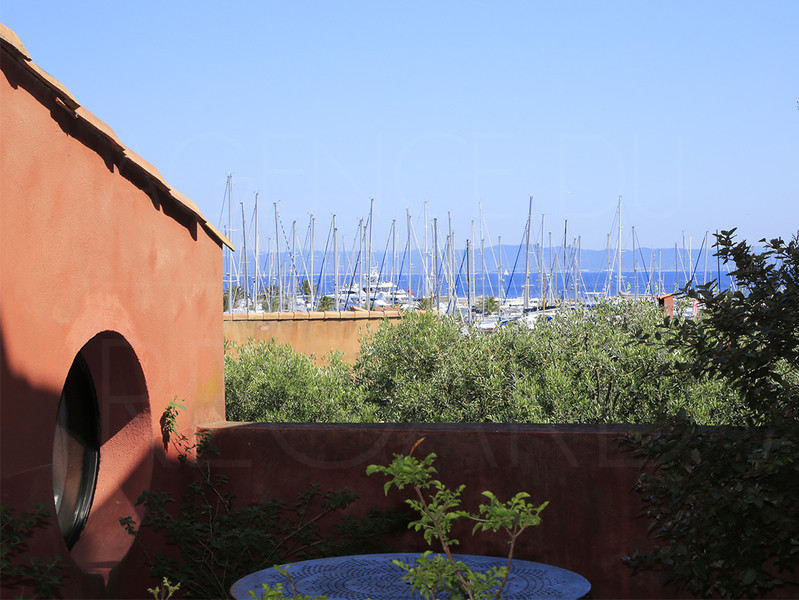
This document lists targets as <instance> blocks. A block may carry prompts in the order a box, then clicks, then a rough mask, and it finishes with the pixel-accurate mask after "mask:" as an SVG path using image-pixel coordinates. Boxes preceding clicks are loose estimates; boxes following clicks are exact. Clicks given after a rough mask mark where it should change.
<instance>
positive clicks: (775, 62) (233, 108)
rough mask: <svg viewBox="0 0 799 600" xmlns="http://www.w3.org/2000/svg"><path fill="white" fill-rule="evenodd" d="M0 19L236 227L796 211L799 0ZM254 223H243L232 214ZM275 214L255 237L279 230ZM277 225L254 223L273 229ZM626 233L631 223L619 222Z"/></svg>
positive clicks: (2, 8) (506, 227) (214, 5)
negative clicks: (619, 212)
mask: <svg viewBox="0 0 799 600" xmlns="http://www.w3.org/2000/svg"><path fill="white" fill-rule="evenodd" d="M0 21H2V22H3V23H4V24H5V25H7V26H8V27H10V28H11V29H13V30H14V31H15V32H16V33H17V35H19V37H20V38H21V39H22V42H23V43H24V44H25V46H26V48H27V49H28V51H29V53H30V54H31V56H32V57H33V59H34V60H35V61H36V62H37V63H38V64H39V65H41V66H42V67H43V68H44V69H45V70H47V71H48V72H49V73H51V74H52V75H53V76H54V77H56V78H57V79H59V80H60V81H61V82H62V83H64V84H65V85H66V86H67V88H68V89H69V90H70V91H71V92H72V93H73V94H74V95H75V97H76V98H77V99H78V101H79V102H80V103H82V104H83V105H84V106H85V107H86V108H87V109H89V110H90V111H92V112H94V113H95V114H96V115H97V116H98V117H100V118H101V119H103V120H104V121H106V122H107V123H108V124H109V125H110V126H111V127H112V128H113V129H114V131H115V132H116V133H117V135H118V136H119V137H120V139H121V140H122V141H123V142H124V143H125V144H127V145H128V146H130V147H131V148H132V149H133V150H135V151H136V152H138V153H139V154H141V155H142V156H143V157H144V158H146V159H147V160H148V161H150V162H151V163H153V164H154V165H155V166H156V167H157V168H158V169H159V170H160V171H161V173H162V174H163V175H164V177H165V178H166V180H167V181H168V182H169V183H170V185H173V186H174V187H176V188H177V189H179V190H180V191H182V192H183V193H184V194H186V195H187V196H189V197H190V198H191V199H192V200H194V201H195V202H196V203H197V205H198V206H199V207H200V209H201V210H202V211H203V212H204V214H205V215H206V217H207V218H208V219H209V220H210V221H211V222H212V223H214V224H215V225H220V226H221V227H225V226H226V224H227V215H226V214H225V215H224V217H222V219H221V222H220V217H221V215H222V210H221V208H222V201H223V196H224V192H225V182H226V176H227V174H228V173H232V175H233V182H234V188H233V202H234V209H235V212H234V215H235V216H234V218H235V219H236V222H235V224H234V227H239V225H238V224H239V223H240V222H241V219H240V214H241V207H240V206H239V203H240V202H244V203H245V210H246V213H247V215H248V217H247V219H248V220H250V219H251V217H250V214H251V212H252V208H253V199H254V195H255V193H256V192H257V193H258V194H259V198H260V207H261V208H260V210H261V214H262V219H261V227H262V232H264V233H263V236H266V235H268V234H269V232H270V231H273V230H274V224H273V220H272V218H273V217H272V215H273V212H274V208H273V203H274V202H278V209H279V211H280V215H281V219H282V220H283V222H284V226H286V227H287V228H288V227H290V224H291V221H292V220H296V221H297V227H298V230H299V231H304V230H305V229H306V228H307V225H308V221H309V214H311V213H313V214H314V216H315V218H316V230H317V232H318V237H320V238H322V240H324V237H323V236H324V235H326V232H327V229H328V227H329V224H330V220H331V216H332V215H333V214H336V215H337V220H338V226H339V230H340V232H342V234H343V235H344V236H345V238H348V239H350V240H351V239H352V238H353V236H354V234H355V231H356V226H357V222H358V220H359V219H360V218H361V217H366V216H367V214H368V211H369V201H370V198H373V199H374V206H375V221H374V227H375V229H374V239H375V246H376V247H382V246H383V245H384V242H383V241H382V240H385V239H386V237H385V236H387V235H388V230H389V227H390V224H391V220H392V219H395V218H396V219H397V220H398V221H399V222H400V223H401V224H402V226H401V232H402V233H401V234H400V236H401V237H402V236H404V235H405V234H404V231H405V227H404V223H405V211H406V209H410V211H411V215H412V217H413V221H414V227H415V229H416V231H417V235H419V236H421V235H422V231H423V228H424V224H423V219H422V217H423V210H424V203H425V202H427V203H428V211H429V216H430V217H431V218H432V217H438V219H439V223H440V224H441V225H442V227H444V228H445V227H446V223H447V221H448V217H449V216H451V218H452V221H453V228H454V230H455V234H456V240H458V242H459V245H461V246H463V245H464V244H465V239H466V238H467V237H470V236H471V227H472V225H471V223H472V221H474V222H475V226H476V227H477V228H478V235H477V237H480V233H479V218H480V208H479V207H480V206H481V205H482V209H483V219H484V222H485V230H484V231H485V233H484V234H483V235H484V236H486V237H488V238H490V240H491V241H493V242H494V243H496V241H497V238H498V236H501V237H502V241H503V243H519V242H520V241H521V239H522V234H523V227H524V221H525V219H526V217H527V208H528V198H529V196H530V195H533V197H534V208H533V211H534V217H533V221H534V226H533V235H534V237H535V236H538V235H540V233H541V231H540V229H541V214H542V213H544V214H545V221H544V232H545V234H548V232H550V231H551V232H553V238H554V239H555V243H556V244H557V243H559V241H560V240H562V237H563V229H564V220H568V238H569V239H568V241H569V242H571V241H572V240H573V238H575V237H576V236H578V235H579V236H580V239H581V244H582V247H583V248H595V249H601V248H604V246H605V243H606V239H607V234H608V233H609V232H610V230H611V226H612V223H613V219H614V215H615V211H616V206H617V200H618V196H619V195H622V196H623V216H622V223H623V226H624V236H629V233H630V229H631V226H634V227H635V230H636V233H637V236H638V240H639V242H640V243H641V244H643V245H644V246H662V247H672V246H673V245H674V243H675V242H678V243H680V244H682V240H683V236H685V238H686V239H687V238H691V239H692V240H693V246H694V247H698V246H699V244H700V243H701V239H702V237H703V236H704V233H705V231H706V230H710V231H711V232H712V231H714V230H716V229H725V228H731V227H738V228H739V231H740V233H741V236H742V237H746V238H748V239H749V240H750V241H756V240H757V239H759V238H761V237H775V236H782V237H783V238H789V237H790V236H791V235H792V234H794V233H796V231H797V230H799V208H798V207H797V205H798V204H799V110H797V100H799V34H797V27H798V26H799V2H795V1H793V0H786V1H782V2H779V1H773V2H762V3H755V2H723V3H722V2H707V1H698V2H668V3H665V2H662V3H654V2H623V1H607V2H593V1H592V2H558V3H554V2H532V1H530V2H502V1H498V2H465V1H464V2H443V1H442V2H402V3H399V2H392V3H389V2H377V1H374V0H373V1H371V2H354V1H353V2H281V3H278V2H265V1H264V2H260V1H259V2H244V1H242V2H201V1H200V2H197V1H195V2H188V1H169V2H163V1H162V2H149V1H137V2H134V3H123V2H108V1H107V0H104V1H103V2H80V3H77V4H75V3H66V2H49V1H48V2H42V1H36V0H0ZM236 235H238V234H234V241H236V240H235V237H236ZM263 236H262V240H263V239H264V237H263ZM263 243H264V242H263V241H262V244H263ZM624 246H625V247H629V246H630V241H629V239H628V237H626V238H625V241H624Z"/></svg>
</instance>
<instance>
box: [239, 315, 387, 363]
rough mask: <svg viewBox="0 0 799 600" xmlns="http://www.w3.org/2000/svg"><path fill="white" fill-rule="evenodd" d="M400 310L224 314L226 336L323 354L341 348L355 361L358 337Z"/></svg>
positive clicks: (358, 347)
mask: <svg viewBox="0 0 799 600" xmlns="http://www.w3.org/2000/svg"><path fill="white" fill-rule="evenodd" d="M401 318H402V313H401V312H400V311H399V310H371V311H370V310H358V311H329V312H286V313H249V314H244V313H233V314H229V313H228V314H225V316H224V333H225V339H226V340H229V341H232V342H236V343H237V344H246V343H247V341H249V340H250V339H253V340H266V341H269V340H271V339H274V340H275V341H276V342H278V343H281V344H288V345H289V346H291V348H292V349H293V350H294V351H295V352H301V353H302V354H306V355H309V354H313V355H315V356H317V357H322V356H324V355H325V354H327V353H329V352H330V351H331V350H337V351H340V352H341V353H342V354H343V355H344V360H345V361H347V362H355V359H356V357H357V356H358V352H359V351H360V349H361V337H363V335H364V334H366V332H367V330H368V329H371V330H373V331H374V330H376V329H377V327H378V326H379V325H380V323H381V322H382V321H383V320H386V319H387V320H388V321H389V322H397V321H399V320H400V319H401Z"/></svg>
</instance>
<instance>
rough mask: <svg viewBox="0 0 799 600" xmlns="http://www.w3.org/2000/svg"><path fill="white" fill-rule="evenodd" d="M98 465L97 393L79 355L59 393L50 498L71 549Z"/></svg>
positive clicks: (82, 521) (85, 512) (86, 514)
mask: <svg viewBox="0 0 799 600" xmlns="http://www.w3.org/2000/svg"><path fill="white" fill-rule="evenodd" d="M99 464H100V418H99V412H98V407H97V394H96V392H95V389H94V383H93V381H92V377H91V373H90V372H89V368H88V366H87V365H86V361H85V360H84V359H83V357H82V356H81V355H80V354H78V355H77V356H76V357H75V360H74V361H73V362H72V367H70V369H69V373H68V374H67V379H66V382H65V383H64V390H63V391H62V392H61V401H60V402H59V405H58V417H57V420H56V428H55V439H54V441H53V498H54V500H55V508H56V513H57V514H58V524H59V526H60V527H61V534H62V535H63V536H64V541H65V542H66V544H67V547H68V548H69V549H70V550H71V549H72V546H74V545H75V542H77V541H78V537H80V533H81V531H82V530H83V526H84V525H85V524H86V519H88V517H89V510H90V509H91V506H92V500H93V498H94V489H95V487H96V484H97V470H98V466H99Z"/></svg>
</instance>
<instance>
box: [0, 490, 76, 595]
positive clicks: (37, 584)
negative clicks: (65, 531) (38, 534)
mask: <svg viewBox="0 0 799 600" xmlns="http://www.w3.org/2000/svg"><path fill="white" fill-rule="evenodd" d="M48 517H49V513H48V511H47V510H46V509H45V507H44V506H43V505H41V504H37V505H35V506H34V507H33V512H24V511H23V512H20V513H17V511H15V510H14V509H13V508H11V507H10V506H8V505H7V504H0V578H2V583H3V586H7V587H9V588H22V587H29V588H31V589H32V590H33V594H34V597H38V598H50V597H52V595H53V593H54V592H55V591H56V590H58V589H60V588H61V579H62V577H63V573H62V570H61V567H62V564H61V557H60V556H58V555H55V556H31V555H29V554H28V552H27V549H28V548H27V542H28V539H30V536H31V535H32V534H33V530H34V529H36V528H37V527H44V526H45V525H46V523H47V520H48Z"/></svg>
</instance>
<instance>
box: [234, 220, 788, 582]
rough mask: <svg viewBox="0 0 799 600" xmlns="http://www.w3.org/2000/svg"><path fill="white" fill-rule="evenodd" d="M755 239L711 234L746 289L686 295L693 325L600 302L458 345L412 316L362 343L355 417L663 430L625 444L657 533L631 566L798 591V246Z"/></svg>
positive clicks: (684, 577) (448, 326)
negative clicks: (636, 463) (758, 246)
mask: <svg viewBox="0 0 799 600" xmlns="http://www.w3.org/2000/svg"><path fill="white" fill-rule="evenodd" d="M761 242H762V243H765V250H764V251H763V252H761V253H756V252H755V251H754V250H753V249H752V248H751V247H750V246H749V245H747V244H746V243H745V242H740V243H736V242H735V240H734V230H733V231H729V232H722V233H721V234H720V235H718V236H717V243H716V248H717V254H718V256H719V259H720V260H723V261H724V262H725V264H729V263H731V264H732V265H733V266H734V270H733V271H732V273H731V275H732V276H733V277H735V278H736V280H737V282H738V288H739V289H738V290H737V291H727V292H722V293H719V292H717V291H716V290H715V289H714V288H713V284H712V283H711V284H708V285H704V286H699V287H697V288H696V289H687V290H684V292H685V294H686V296H687V297H688V298H689V299H696V300H697V301H699V302H700V303H701V306H702V309H703V310H702V313H701V315H700V316H699V318H696V319H690V320H683V319H668V318H665V319H664V318H663V317H662V315H660V314H659V313H658V312H657V309H656V308H654V307H653V306H651V305H647V304H644V303H638V302H627V303H624V302H618V303H613V302H606V303H604V304H601V305H600V306H598V307H595V308H594V309H593V310H591V311H590V312H589V311H584V310H575V311H570V312H565V313H559V314H558V315H557V316H555V317H554V318H553V319H552V320H551V321H549V322H547V323H544V324H541V325H540V326H538V327H536V328H535V329H533V330H531V331H528V330H525V329H520V328H515V327H509V328H505V329H503V330H501V331H499V332H497V333H496V334H495V335H490V336H464V335H462V334H461V332H460V330H459V328H458V326H456V325H455V324H453V323H451V322H448V321H446V320H444V319H440V318H438V317H436V316H434V315H432V314H414V315H409V316H408V317H407V318H405V319H404V320H403V321H402V323H401V324H400V325H398V326H396V327H393V328H392V327H387V326H383V327H381V328H380V329H379V331H377V333H376V334H375V335H373V336H371V337H369V338H367V339H365V340H364V342H363V345H362V349H361V354H360V356H359V358H358V360H357V362H356V364H355V366H354V367H352V368H350V367H347V366H345V365H341V364H339V365H337V366H336V367H335V368H338V369H342V371H341V373H340V375H339V377H338V379H337V380H338V381H340V382H343V383H344V384H345V387H346V388H347V390H348V392H347V393H351V394H353V396H352V397H353V398H354V399H357V404H353V406H356V405H357V406H360V407H363V408H365V409H366V410H364V412H362V413H359V415H360V416H362V417H363V419H362V420H369V419H374V418H377V419H378V420H389V421H425V420H426V421H513V422H528V421H534V422H560V423H570V422H628V423H632V422H644V423H658V425H657V426H656V427H654V428H653V429H652V430H651V431H650V432H649V433H646V434H641V433H631V434H629V435H628V436H627V437H626V439H625V441H624V443H625V444H626V445H627V446H628V447H629V448H630V449H631V451H633V452H635V453H637V454H638V455H639V456H641V457H643V458H644V460H645V461H646V463H645V465H646V469H645V470H644V472H643V473H642V474H641V476H640V478H639V480H638V482H637V484H636V489H637V491H638V492H639V493H640V494H641V496H642V499H643V500H644V502H645V505H646V507H647V508H646V512H645V514H646V515H647V516H648V517H649V518H650V519H651V526H650V531H651V532H652V534H653V543H652V545H651V547H650V548H647V549H644V550H640V549H639V550H637V551H635V552H633V553H631V555H630V556H628V557H626V561H627V563H628V564H629V565H630V567H631V568H632V569H633V570H634V571H636V570H641V569H655V570H658V571H660V572H662V573H663V575H664V578H665V581H667V582H671V583H672V584H674V585H675V586H676V587H677V588H678V589H682V590H688V591H690V592H691V593H693V594H696V595H701V596H704V597H712V596H720V597H724V598H736V597H743V596H749V597H760V596H762V595H763V594H765V593H767V592H768V591H769V590H772V589H774V588H777V587H780V586H783V585H785V584H793V585H797V584H799V578H798V577H797V575H796V571H797V565H799V525H798V524H799V504H797V502H796V498H799V477H797V475H799V311H797V307H798V306H799V238H797V237H795V238H794V239H793V240H792V241H791V242H789V243H785V242H783V240H781V239H774V240H770V241H768V242H767V241H766V240H761ZM228 366H229V368H230V373H231V374H233V373H237V376H241V377H244V378H246V377H247V375H246V374H244V373H241V372H237V371H236V369H237V368H238V365H237V364H235V359H233V358H232V357H229V363H228ZM329 368H330V366H329V365H328V366H326V367H322V369H321V372H322V373H326V372H327V371H326V370H325V369H329ZM278 372H279V371H278ZM311 378H313V375H312V376H311ZM300 394H301V392H300ZM239 401H240V399H239V398H237V397H235V396H230V397H229V398H228V407H229V410H230V407H231V405H235V404H236V403H238V402H239ZM265 418H267V419H269V417H268V416H267V417H265ZM301 420H302V419H301ZM701 425H737V426H739V427H721V428H716V429H706V428H702V427H701Z"/></svg>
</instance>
